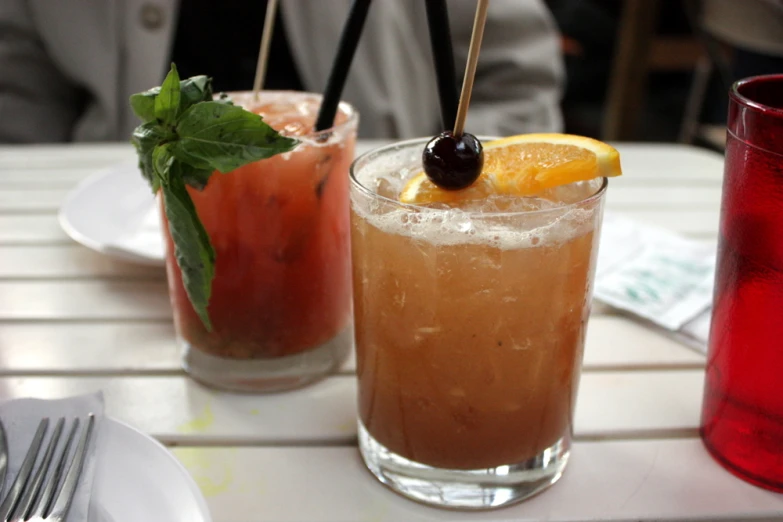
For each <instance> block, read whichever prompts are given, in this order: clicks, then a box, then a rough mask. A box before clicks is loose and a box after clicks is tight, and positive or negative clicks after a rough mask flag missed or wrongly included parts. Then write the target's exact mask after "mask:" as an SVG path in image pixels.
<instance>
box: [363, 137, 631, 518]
mask: <svg viewBox="0 0 783 522" xmlns="http://www.w3.org/2000/svg"><path fill="white" fill-rule="evenodd" d="M542 139H549V140H554V139H555V138H551V137H547V136H545V137H543V138H542ZM423 147H424V141H420V140H419V141H410V142H403V143H400V144H397V145H392V146H389V147H386V148H383V149H379V150H377V151H374V152H371V153H368V154H366V155H364V156H362V157H361V158H359V159H358V160H357V161H356V162H355V163H354V166H353V167H352V177H351V227H352V230H351V236H352V264H353V282H354V316H355V329H356V350H357V374H358V385H359V390H358V391H359V400H358V403H359V404H358V405H359V420H360V424H359V443H360V449H361V453H362V456H363V458H364V461H365V463H366V464H367V466H368V468H369V469H370V471H372V472H373V473H374V474H375V475H376V477H377V478H378V479H379V480H381V481H382V482H384V483H385V484H387V485H389V486H390V487H391V488H392V489H394V490H395V491H397V492H399V493H402V494H403V495H406V496H408V497H411V498H414V499H416V500H419V501H423V502H426V503H431V504H435V505H440V506H449V507H461V508H486V507H496V506H500V505H504V504H507V503H510V502H515V501H519V500H522V499H524V498H526V497H528V496H530V495H532V494H533V493H535V492H537V491H540V490H541V489H543V488H545V487H547V486H548V485H550V484H552V483H553V482H554V481H556V480H557V479H558V478H559V477H560V475H561V473H562V472H563V469H564V468H565V465H566V462H567V458H568V455H569V448H570V437H571V431H572V422H573V416H574V405H575V402H576V392H577V386H578V382H579V375H580V368H581V360H582V352H583V347H584V339H585V332H586V326H587V320H588V316H589V312H590V295H591V285H592V277H593V272H594V267H595V258H596V252H597V242H598V232H599V228H600V223H601V212H602V206H603V196H604V193H605V187H606V180H605V178H603V177H600V174H599V175H598V177H596V174H595V173H594V172H593V171H592V170H591V169H590V165H591V164H594V163H595V161H594V159H595V158H594V157H593V162H592V163H591V160H590V154H592V152H590V151H588V152H585V153H584V157H582V151H581V150H580V149H579V147H578V146H573V147H572V146H570V145H566V146H561V145H560V144H551V143H544V144H538V143H534V144H532V145H530V144H528V143H523V144H521V145H520V147H521V148H519V150H518V149H517V148H516V147H517V145H508V144H500V145H498V146H497V147H496V149H495V150H493V151H491V154H488V156H487V161H486V162H485V164H484V171H483V173H482V176H484V177H482V178H481V179H479V180H478V181H477V182H476V183H475V184H474V185H472V186H471V187H470V188H467V189H464V190H461V191H460V190H457V191H440V192H439V191H438V189H437V188H435V187H433V186H430V187H427V183H428V182H427V181H426V179H425V178H422V177H421V176H423V175H422V174H418V173H419V172H420V171H421V151H422V149H423ZM501 149H502V150H501ZM487 152H490V151H487ZM593 156H595V155H593ZM542 158H543V160H544V161H542ZM557 162H561V163H562V164H563V166H564V167H563V168H562V169H560V171H558V172H555V174H556V175H557V176H565V175H566V174H568V175H569V176H576V177H577V178H580V177H581V180H579V181H577V182H574V183H568V184H564V185H562V186H559V185H558V183H560V181H559V180H557V181H553V180H545V179H543V177H536V178H532V177H531V178H530V179H527V178H526V177H525V176H526V175H527V174H525V173H526V172H534V171H535V170H536V169H538V170H544V169H547V168H549V167H550V166H551V165H553V164H557ZM517 164H518V165H517ZM540 165H544V167H543V168H541V169H539V166H540ZM566 167H568V169H571V170H574V169H575V171H576V174H573V173H570V172H567V169H566ZM583 167H584V170H585V171H586V172H581V171H582V170H583ZM618 168H619V166H618ZM495 171H497V172H501V171H502V172H509V173H510V176H511V177H509V178H504V177H503V176H501V175H500V174H497V175H494V176H493V174H496V172H495ZM590 178H593V179H590ZM511 181H513V183H511ZM512 191H513V192H514V193H513V194H512V193H511V192H512ZM517 192H519V194H517ZM406 199H409V200H412V201H408V202H406V201H405V200H406ZM401 200H402V201H401ZM421 200H426V201H421Z"/></svg>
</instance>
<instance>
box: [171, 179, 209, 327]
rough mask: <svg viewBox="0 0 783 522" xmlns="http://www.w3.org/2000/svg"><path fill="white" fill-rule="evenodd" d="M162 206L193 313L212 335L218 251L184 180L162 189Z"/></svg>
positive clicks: (173, 182) (175, 180)
mask: <svg viewBox="0 0 783 522" xmlns="http://www.w3.org/2000/svg"><path fill="white" fill-rule="evenodd" d="M163 203H164V205H163V206H164V209H165V212H166V219H168V222H169V232H170V233H171V238H172V240H173V241H174V257H175V258H176V260H177V265H178V266H179V269H180V271H181V272H182V284H183V285H184V286H185V291H186V292H187V294H188V298H189V299H190V303H191V304H192V305H193V309H194V310H195V311H196V313H197V314H198V316H199V317H200V318H201V321H202V322H203V323H204V327H205V328H206V329H207V331H210V332H211V331H212V323H211V322H210V320H209V313H208V312H207V306H208V305H209V298H210V296H211V295H212V279H213V278H214V277H215V250H214V249H213V248H212V244H211V243H210V242H209V236H208V235H207V231H206V230H204V225H202V224H201V220H199V217H198V214H197V213H196V207H195V206H194V205H193V200H191V199H190V194H188V191H187V189H186V188H185V184H184V183H183V181H182V178H181V177H179V176H169V183H166V184H164V185H163Z"/></svg>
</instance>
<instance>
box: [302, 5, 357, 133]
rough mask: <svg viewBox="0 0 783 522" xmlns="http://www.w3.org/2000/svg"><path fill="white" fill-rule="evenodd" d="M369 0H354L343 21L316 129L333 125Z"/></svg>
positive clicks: (320, 129) (323, 128)
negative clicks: (346, 17) (341, 32)
mask: <svg viewBox="0 0 783 522" xmlns="http://www.w3.org/2000/svg"><path fill="white" fill-rule="evenodd" d="M370 1H371V0H354V1H353V5H352V6H351V11H350V13H348V20H347V21H346V22H345V27H343V34H342V35H341V36H340V44H339V45H338V47H337V56H335V58H334V64H333V65H332V71H331V72H330V73H329V80H328V81H327V82H326V89H325V90H324V97H323V100H322V101H321V108H320V110H319V111H318V119H317V120H315V130H316V131H322V130H325V129H328V128H330V127H332V126H333V125H334V117H335V116H336V115H337V106H338V105H339V103H340V96H341V95H342V93H343V87H345V80H346V79H348V70H349V69H350V68H351V62H352V61H353V55H354V54H356V47H357V46H358V45H359V37H361V35H362V29H363V28H364V21H365V20H366V19H367V12H368V11H369V10H370Z"/></svg>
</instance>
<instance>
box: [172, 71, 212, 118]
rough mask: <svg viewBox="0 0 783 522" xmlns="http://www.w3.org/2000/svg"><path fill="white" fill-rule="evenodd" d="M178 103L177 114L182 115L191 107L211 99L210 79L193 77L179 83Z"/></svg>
mask: <svg viewBox="0 0 783 522" xmlns="http://www.w3.org/2000/svg"><path fill="white" fill-rule="evenodd" d="M179 90H180V94H181V96H180V101H179V114H182V113H184V112H185V111H186V110H188V109H189V108H190V107H191V106H192V105H195V104H197V103H199V102H204V101H210V100H211V99H212V78H208V77H206V76H194V77H192V78H188V79H187V80H182V81H181V82H179Z"/></svg>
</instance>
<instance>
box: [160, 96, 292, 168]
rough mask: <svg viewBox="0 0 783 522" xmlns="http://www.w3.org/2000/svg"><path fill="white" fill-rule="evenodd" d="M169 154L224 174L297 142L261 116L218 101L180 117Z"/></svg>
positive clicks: (189, 163) (196, 166) (201, 105)
mask: <svg viewBox="0 0 783 522" xmlns="http://www.w3.org/2000/svg"><path fill="white" fill-rule="evenodd" d="M176 132H177V135H178V136H179V139H178V140H177V141H176V142H175V143H173V147H172V153H173V154H174V157H176V158H177V159H178V160H180V161H182V162H183V163H186V164H188V165H191V166H192V167H194V168H197V169H207V168H212V169H215V170H219V171H220V172H223V173H226V172H230V171H232V170H234V169H237V168H239V167H241V166H243V165H247V164H248V163H252V162H254V161H258V160H261V159H265V158H268V157H270V156H274V155H275V154H279V153H281V152H288V151H290V150H292V149H293V148H294V147H296V145H297V144H298V143H299V142H298V141H297V140H295V139H292V138H286V137H284V136H281V135H280V134H279V133H278V132H277V131H275V130H274V129H273V128H272V127H270V126H269V125H267V124H266V123H264V120H263V119H262V118H261V116H258V115H257V114H253V113H252V112H249V111H246V110H245V109H243V108H241V107H236V106H234V105H227V104H225V103H221V102H215V101H208V102H202V103H197V104H196V105H193V106H192V107H190V108H189V109H188V110H187V111H185V112H184V113H183V114H182V115H180V117H179V120H178V123H177V127H176Z"/></svg>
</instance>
